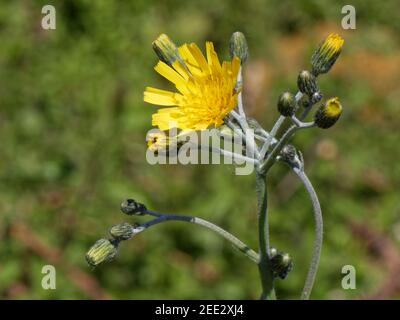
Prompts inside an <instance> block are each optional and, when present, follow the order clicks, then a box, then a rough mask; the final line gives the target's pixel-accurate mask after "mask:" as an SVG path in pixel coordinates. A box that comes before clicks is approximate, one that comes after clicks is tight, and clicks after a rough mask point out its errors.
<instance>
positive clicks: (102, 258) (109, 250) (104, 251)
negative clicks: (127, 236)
mask: <svg viewBox="0 0 400 320" xmlns="http://www.w3.org/2000/svg"><path fill="white" fill-rule="evenodd" d="M116 254H117V247H116V245H115V244H114V243H112V242H111V241H110V240H108V239H100V240H97V241H96V242H95V244H94V245H93V246H92V247H91V248H90V249H89V251H88V252H87V253H86V261H87V262H88V263H89V264H90V265H91V266H93V267H96V266H98V265H99V264H101V263H103V262H107V261H110V260H112V259H113V258H114V257H115V256H116Z"/></svg>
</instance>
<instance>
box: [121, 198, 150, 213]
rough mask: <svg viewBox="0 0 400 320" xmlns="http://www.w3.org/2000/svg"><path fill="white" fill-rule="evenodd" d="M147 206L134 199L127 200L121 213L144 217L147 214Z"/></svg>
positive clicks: (122, 206)
mask: <svg viewBox="0 0 400 320" xmlns="http://www.w3.org/2000/svg"><path fill="white" fill-rule="evenodd" d="M146 210H147V208H146V206H145V205H144V204H142V203H139V202H136V201H135V200H133V199H126V200H125V201H124V202H122V203H121V211H122V212H123V213H125V214H127V215H130V216H131V215H144V214H146Z"/></svg>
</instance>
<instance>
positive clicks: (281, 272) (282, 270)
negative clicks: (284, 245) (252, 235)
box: [270, 252, 293, 279]
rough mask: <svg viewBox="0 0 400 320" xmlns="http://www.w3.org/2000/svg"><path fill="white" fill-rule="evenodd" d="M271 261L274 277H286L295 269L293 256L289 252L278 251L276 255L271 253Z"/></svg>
mask: <svg viewBox="0 0 400 320" xmlns="http://www.w3.org/2000/svg"><path fill="white" fill-rule="evenodd" d="M270 261H271V267H272V273H273V276H274V277H279V278H281V279H285V278H286V276H287V275H288V273H289V272H290V271H291V270H292V269H293V262H292V258H291V257H290V256H289V254H288V253H282V252H277V253H276V254H275V255H274V256H272V255H271V258H270Z"/></svg>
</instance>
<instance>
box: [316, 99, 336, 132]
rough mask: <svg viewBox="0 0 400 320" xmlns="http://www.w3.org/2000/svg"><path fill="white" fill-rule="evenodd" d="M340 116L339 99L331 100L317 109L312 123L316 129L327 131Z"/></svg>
mask: <svg viewBox="0 0 400 320" xmlns="http://www.w3.org/2000/svg"><path fill="white" fill-rule="evenodd" d="M341 114H342V105H341V104H340V101H339V98H332V99H329V100H328V101H326V103H325V104H323V105H322V106H321V107H319V109H318V110H317V112H316V113H315V115H314V121H315V124H316V125H317V126H318V127H320V128H323V129H328V128H330V127H332V126H333V125H334V124H335V123H336V121H338V120H339V118H340V116H341Z"/></svg>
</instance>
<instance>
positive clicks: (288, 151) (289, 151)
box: [280, 144, 297, 163]
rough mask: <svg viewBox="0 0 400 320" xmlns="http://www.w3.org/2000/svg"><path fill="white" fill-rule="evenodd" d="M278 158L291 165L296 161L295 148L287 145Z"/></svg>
mask: <svg viewBox="0 0 400 320" xmlns="http://www.w3.org/2000/svg"><path fill="white" fill-rule="evenodd" d="M280 156H281V158H282V160H283V161H285V162H288V163H293V162H295V161H296V156H297V151H296V148H295V147H294V146H293V145H291V144H287V145H285V146H284V147H283V148H282V150H281V152H280Z"/></svg>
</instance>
